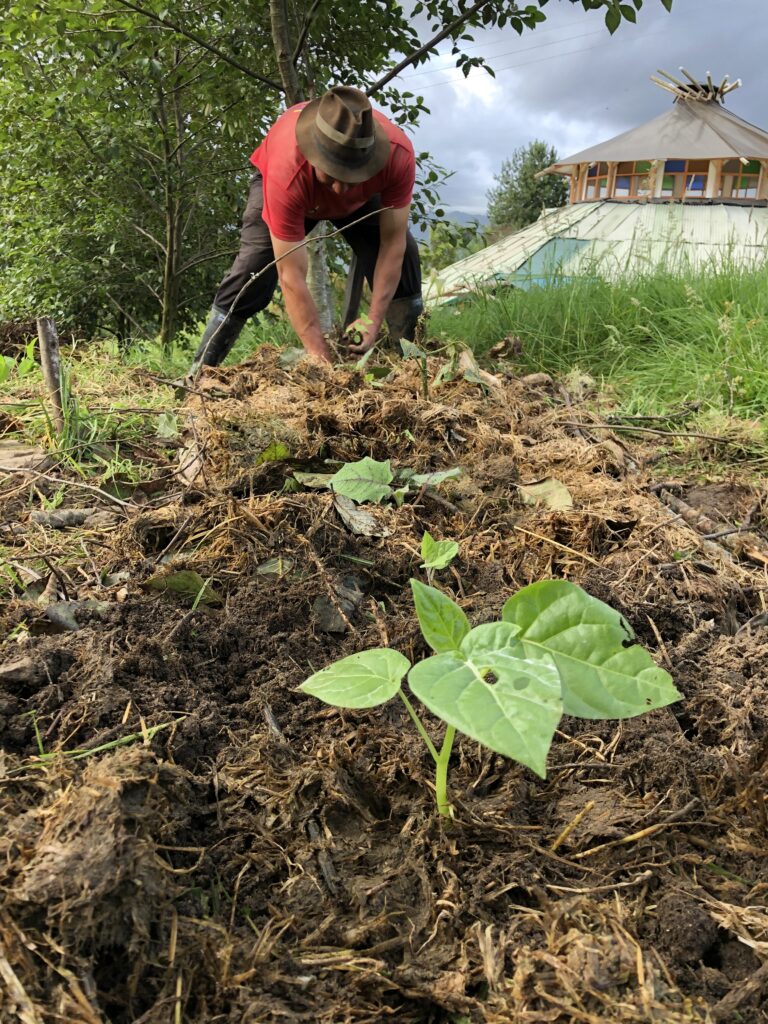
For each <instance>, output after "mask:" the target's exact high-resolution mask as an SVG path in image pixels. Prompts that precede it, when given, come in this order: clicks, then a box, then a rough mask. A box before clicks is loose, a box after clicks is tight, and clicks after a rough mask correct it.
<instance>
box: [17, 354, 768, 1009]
mask: <svg viewBox="0 0 768 1024" xmlns="http://www.w3.org/2000/svg"><path fill="white" fill-rule="evenodd" d="M280 359H281V357H280V355H279V353H277V352H275V351H272V350H268V349H262V350H261V351H260V352H259V353H257V355H256V356H254V357H253V358H252V359H251V360H249V361H248V362H247V363H246V364H244V365H242V366H240V367H237V368H234V369H231V370H218V371H211V372H210V373H208V374H207V375H206V376H205V377H204V378H203V380H202V382H201V384H200V388H199V391H198V393H197V394H193V395H191V396H190V398H189V400H188V401H187V403H186V412H187V415H188V436H187V441H188V445H187V447H186V450H185V452H184V454H183V456H182V474H181V476H177V477H176V478H174V479H173V481H172V484H171V486H170V488H169V489H168V492H167V493H166V494H165V497H164V498H163V499H162V501H161V500H160V499H158V498H157V495H155V496H154V498H153V500H152V501H151V502H150V503H148V504H145V505H144V506H141V505H139V504H138V503H135V504H134V503H133V502H131V501H128V502H126V503H125V504H121V505H116V504H114V505H112V507H111V508H110V509H109V511H110V512H111V513H112V514H111V516H108V517H106V519H102V520H101V522H100V524H99V523H96V524H94V522H93V521H92V520H91V521H90V523H91V525H90V528H89V527H88V525H87V523H86V525H85V526H82V527H80V528H79V529H78V528H75V527H68V528H66V529H64V530H56V531H54V530H53V529H52V528H47V527H46V526H45V525H41V523H40V522H38V523H34V522H32V520H31V518H30V508H34V507H36V506H35V501H37V500H38V499H39V489H40V487H42V484H43V483H44V482H43V481H40V480H37V481H33V482H34V484H35V486H36V487H37V488H38V491H33V490H31V484H30V482H29V481H27V482H26V484H24V483H23V482H22V483H20V481H19V479H18V478H17V479H15V480H13V481H12V482H11V483H10V484H8V485H7V486H6V494H5V497H4V499H3V500H4V516H5V518H6V521H10V519H11V518H13V519H18V521H19V525H18V527H17V528H16V529H15V530H14V532H13V533H12V537H11V540H7V543H13V544H16V545H17V548H18V551H19V552H22V551H26V552H29V550H30V545H33V546H34V545H37V546H38V548H39V550H41V551H44V553H45V554H46V558H47V559H48V563H49V565H50V568H51V572H52V573H53V575H54V576H55V578H54V579H53V581H51V579H50V578H48V579H47V583H48V584H49V585H48V586H46V590H47V591H48V592H49V596H50V594H51V593H52V592H53V591H56V590H57V589H58V593H57V594H54V596H55V597H56V598H58V600H56V601H54V602H53V603H54V604H56V605H62V604H68V605H69V606H70V608H71V609H74V616H75V620H76V621H75V623H74V624H73V623H72V622H71V621H69V626H68V628H66V631H64V632H62V631H61V629H62V628H64V627H61V625H60V624H61V621H62V619H61V615H60V614H59V615H49V614H47V613H44V612H43V611H41V607H40V604H39V602H38V603H33V602H32V600H31V599H30V597H29V595H26V596H25V595H23V594H21V593H19V594H18V595H17V597H16V598H15V599H14V601H12V602H11V603H10V604H9V605H8V606H7V607H6V609H5V611H4V613H3V619H4V624H5V626H6V627H7V629H8V630H11V629H13V628H14V627H16V626H17V625H18V624H19V623H22V622H25V623H26V624H27V627H28V633H29V634H30V635H25V638H24V639H22V640H21V641H20V642H19V643H18V644H16V643H13V642H8V643H6V644H5V646H4V648H3V657H4V659H5V662H4V665H3V666H2V667H0V736H1V737H2V751H0V977H1V978H2V982H3V984H2V985H0V1019H2V1020H9V1021H13V1020H19V1021H23V1022H24V1024H43V1022H45V1024H47V1022H49V1021H67V1022H73V1024H74V1022H78V1024H80V1022H82V1024H103V1022H112V1024H129V1022H130V1024H139V1022H141V1024H167V1022H177V1021H184V1022H185V1024H214V1022H228V1024H278V1022H280V1024H285V1022H291V1024H292V1022H299V1021H306V1022H311V1024H380V1022H382V1021H386V1020H390V1019H393V1020H397V1021H401V1022H413V1024H416V1022H420V1024H422V1022H423V1024H427V1022H432V1024H438V1022H445V1024H448V1022H453V1024H459V1022H472V1024H481V1022H482V1024H509V1022H516V1024H517V1022H519V1024H539V1022H542V1024H543V1022H554V1024H576V1022H578V1024H597V1022H615V1024H625V1022H626V1024H629V1022H650V1021H658V1022H660V1024H678V1022H680V1024H683V1022H685V1024H694V1022H696V1024H703V1022H714V1021H727V1022H735V1021H743V1022H749V1024H758V1022H760V1021H768V1012H767V1011H766V1009H765V1004H766V998H765V997H766V992H768V911H766V909H765V908H766V892H767V891H768V867H767V866H766V865H767V864H768V862H767V861H766V857H765V855H766V852H768V844H767V843H766V825H767V824H768V807H767V805H766V796H765V794H766V792H767V791H768V701H767V700H766V691H767V689H768V685H767V684H766V680H767V679H768V628H766V624H765V623H766V621H767V620H768V615H767V614H766V613H765V609H766V604H765V597H766V579H765V563H764V562H762V561H761V557H762V556H761V551H762V550H763V547H762V545H763V540H762V538H761V530H762V529H763V528H764V519H763V499H764V494H763V493H761V492H760V491H759V490H757V489H755V487H753V486H751V485H748V484H745V483H743V482H740V483H738V484H737V483H735V482H733V483H728V482H725V483H720V484H718V485H717V488H715V489H714V490H713V491H712V501H711V502H709V503H708V501H707V499H708V493H709V492H708V489H707V486H705V485H701V484H700V483H699V484H698V485H697V489H696V490H694V486H693V484H692V483H686V482H685V481H683V480H677V481H670V480H666V481H656V480H654V478H653V465H654V460H655V459H656V458H657V457H658V455H659V448H658V446H656V447H653V446H649V445H640V444H634V443H633V444H632V445H631V446H629V447H627V446H626V445H625V444H624V443H622V441H621V440H620V439H619V438H618V436H616V435H611V434H610V433H609V432H606V431H603V430H601V431H597V430H593V429H591V416H590V414H589V412H588V411H587V409H586V408H585V407H584V406H582V405H581V404H579V403H578V402H576V403H575V404H574V402H572V401H571V402H569V404H565V403H564V402H563V399H562V394H561V392H560V390H559V389H558V387H556V386H555V385H554V384H553V383H552V382H551V381H549V380H548V379H546V378H543V377H541V376H539V377H537V378H534V379H517V378H515V377H514V376H511V375H509V376H506V377H501V378H499V379H498V380H493V379H488V378H482V377H481V378H479V379H478V375H477V374H473V373H470V374H468V376H469V378H470V379H466V377H465V376H463V375H462V376H459V377H458V378H457V379H455V380H446V381H443V382H442V383H440V384H439V385H433V386H431V387H430V389H429V393H428V396H427V397H424V395H423V393H422V375H421V370H420V367H419V365H418V364H417V363H416V362H414V361H408V362H402V363H399V364H398V365H397V366H395V367H394V369H393V370H392V373H391V374H390V376H389V377H388V378H386V379H384V380H370V379H368V380H367V379H365V378H364V377H363V375H362V374H360V373H353V372H349V371H345V370H341V369H332V368H325V367H321V366H318V365H315V364H312V363H306V362H300V363H298V364H297V365H294V366H291V367H283V366H282V365H281V362H280ZM439 365H440V364H439V361H437V360H432V359H431V360H430V362H429V367H428V371H429V374H428V376H429V378H430V380H434V377H435V374H436V373H437V371H438V369H439ZM577 417H578V421H579V422H580V423H582V424H583V427H582V428H579V429H577V428H573V427H571V426H566V425H565V424H569V423H572V422H573V421H574V419H575V418H577ZM592 419H594V417H592ZM592 425H593V424H592ZM703 443H706V442H702V444H703ZM364 456H371V457H372V458H374V459H377V460H385V459H390V460H391V461H392V467H393V469H397V470H401V469H404V468H406V469H411V470H414V471H416V472H418V473H426V472H431V471H436V470H443V469H450V468H453V467H461V469H462V471H463V472H462V475H461V476H460V477H458V478H457V479H452V480H448V481H446V482H445V483H443V484H441V485H440V486H439V487H437V488H435V489H427V490H425V491H419V490H414V491H413V492H412V493H411V494H410V495H409V496H407V497H406V500H405V503H404V504H403V505H402V507H399V508H398V507H396V506H395V505H394V504H391V503H390V504H386V505H381V506H365V507H366V508H368V509H369V510H370V511H371V514H372V516H373V519H374V520H375V529H374V531H373V532H374V534H375V535H373V536H364V535H359V534H355V533H353V532H352V531H351V529H350V527H349V526H348V525H347V524H346V523H345V520H344V519H343V517H342V515H341V514H340V510H339V508H338V506H337V504H336V502H335V499H334V496H333V495H332V494H330V493H329V492H327V491H323V490H307V489H305V488H301V487H298V486H297V485H296V483H295V478H294V476H293V474H294V472H296V471H303V472H320V473H327V472H333V471H334V470H335V469H336V468H338V465H339V464H340V463H344V462H350V461H354V460H357V459H360V458H362V457H364ZM49 472H50V471H49ZM182 478H186V479H185V480H184V482H183V483H182V482H180V481H181V479H182ZM546 478H555V479H556V480H557V481H559V482H560V483H561V484H563V485H564V486H565V487H566V488H567V489H568V491H569V492H570V495H571V497H572V501H573V505H572V507H570V508H567V507H565V508H564V507H560V508H552V507H548V506H547V505H546V504H528V503H526V501H525V500H524V499H525V497H526V492H525V491H524V489H521V488H525V487H526V486H527V485H530V484H532V483H535V482H537V481H541V480H543V479H546ZM654 484H664V488H665V490H664V492H663V493H665V494H672V495H674V496H675V497H676V498H677V499H678V500H680V501H682V502H683V503H684V505H686V507H689V506H691V505H695V507H696V508H697V509H701V508H703V507H705V506H706V511H707V513H708V516H709V517H710V518H714V519H715V521H717V522H718V523H721V524H723V529H725V528H726V526H727V525H729V524H730V525H735V524H737V523H738V522H740V521H741V520H742V519H743V518H744V517H745V516H746V515H747V514H750V515H751V520H750V521H751V524H752V526H753V528H754V534H751V535H750V538H749V543H748V546H746V547H744V546H743V547H742V548H740V549H739V550H737V551H734V550H732V549H731V550H728V549H726V548H725V547H722V546H721V545H720V543H719V541H717V540H710V541H704V540H702V538H701V535H700V534H699V533H697V532H696V531H695V529H694V528H693V527H692V526H691V525H690V523H689V522H688V521H687V520H686V517H685V516H683V515H682V513H681V512H680V511H679V510H678V511H675V510H673V509H670V507H669V505H668V504H667V503H666V502H665V500H663V498H662V497H660V496H659V489H658V488H656V489H655V490H654ZM35 495H37V497H35ZM694 499H695V500H694ZM78 500H79V501H80V504H82V493H80V494H79V495H78V492H77V490H75V489H72V490H71V491H68V492H67V499H66V502H65V506H68V507H74V506H75V505H76V504H77V503H78ZM102 501H103V498H100V497H98V496H97V497H96V498H95V499H94V496H93V495H92V494H89V495H88V504H89V505H90V504H93V503H95V504H96V505H101V503H102ZM681 507H682V506H681ZM425 530H429V532H430V533H431V534H432V535H433V537H436V538H440V539H442V538H446V539H447V538H450V539H454V540H456V541H458V543H459V556H458V558H457V559H456V561H455V562H454V563H453V566H452V567H451V568H449V569H447V570H444V571H443V572H441V573H440V574H439V579H438V584H439V585H440V586H441V587H442V588H443V589H445V590H446V591H448V592H450V593H451V594H452V596H453V597H454V598H455V599H456V600H458V601H459V603H460V604H461V605H462V607H463V608H464V610H465V611H466V613H467V615H468V617H469V619H470V621H471V622H472V623H473V624H477V623H480V622H484V621H489V620H491V619H493V618H495V617H497V616H498V613H499V610H500V608H501V605H502V604H503V602H504V600H505V599H506V598H507V597H508V596H509V595H510V594H511V593H512V592H514V591H516V590H517V589H519V588H520V587H522V586H525V585H526V584H528V583H531V582H534V581H536V580H539V579H545V578H566V579H569V580H572V581H573V582H575V583H578V584H580V585H582V586H583V587H585V588H586V590H587V591H589V592H590V593H591V594H593V595H594V596H596V597H598V598H600V599H602V600H604V601H607V602H608V603H609V604H611V605H612V606H613V607H614V608H616V609H617V610H619V611H620V612H621V613H622V614H623V615H624V617H625V618H626V619H627V621H628V622H629V623H630V624H631V625H632V627H633V628H634V630H635V631H636V633H637V635H638V639H639V641H640V642H641V643H643V644H644V645H645V646H646V647H648V649H649V650H651V652H652V653H653V655H654V657H655V658H656V659H657V660H658V662H659V664H661V665H663V666H664V667H666V668H667V669H668V670H669V671H670V672H671V673H672V675H673V677H674V679H675V682H676V685H677V686H678V688H679V689H680V690H681V692H682V693H683V695H684V700H683V701H682V702H680V703H678V704H676V705H673V706H671V707H669V708H665V709H663V710H660V711H656V712H653V713H652V714H650V715H647V716H644V717H642V718H637V719H632V720H629V721H625V722H622V723H617V722H587V721H582V720H572V719H567V718H566V719H564V720H563V722H562V724H561V731H560V732H559V733H558V734H557V737H556V739H555V742H554V744H553V747H552V751H551V754H550V766H549V773H548V778H547V780H546V781H542V780H540V779H538V778H537V777H536V776H534V775H533V774H532V773H531V772H529V771H528V770H527V769H525V768H523V767H521V766H520V765H517V764H515V763H512V762H509V761H507V760H505V759H504V758H502V757H500V756H498V755H495V754H493V753H490V752H488V751H486V750H483V749H482V748H480V747H479V745H478V744H477V743H475V742H473V741H471V740H468V739H466V738H462V739H461V740H460V741H459V742H458V743H457V745H456V748H455V752H454V758H453V763H452V766H451V773H450V778H449V785H450V795H451V799H452V801H453V804H454V812H455V817H454V820H453V821H452V822H449V823H447V822H445V821H444V820H441V819H439V818H438V816H437V815H436V813H435V807H434V798H433V795H432V793H431V791H430V781H431V763H430V761H429V757H428V754H427V752H426V750H425V749H423V748H422V745H421V742H420V740H419V739H418V737H417V736H416V734H415V732H414V731H413V728H412V726H411V723H410V721H409V719H408V717H407V715H406V714H405V713H404V710H403V709H402V707H401V706H400V705H399V704H398V702H392V703H390V704H387V705H384V706H383V707H381V708H376V709H373V710H371V711H360V712H350V711H339V710H336V709H332V708H329V707H327V706H325V705H323V704H320V703H319V702H317V701H315V700H313V699H311V698H308V697H305V696H304V695H302V694H300V693H298V692H297V689H296V688H297V686H298V685H299V684H300V683H301V682H302V681H303V679H305V678H306V677H307V676H308V675H309V674H310V673H311V672H313V671H316V670H317V669H319V668H321V667H322V666H324V665H326V664H329V663H330V662H331V661H334V660H336V659H338V658H340V657H343V656H345V655H347V654H350V653H352V652H354V651H358V650H363V649H365V648H367V647H373V646H381V645H388V646H391V647H394V648H397V649H398V650H401V651H402V652H403V653H404V654H406V655H407V656H408V657H409V658H410V659H411V660H414V659H416V658H418V657H420V656H422V655H424V654H425V653H426V651H425V647H424V643H423V640H422V639H421V635H420V633H419V630H418V625H417V623H416V621H415V617H414V614H413V608H412V601H411V596H410V588H409V587H408V580H409V578H410V577H414V576H415V577H417V578H421V579H424V575H423V570H421V569H420V568H419V563H420V562H421V558H420V555H419V546H420V543H421V537H422V535H423V533H424V531H425ZM75 547H77V550H78V552H79V555H78V557H79V559H80V563H81V564H80V567H79V569H77V570H76V569H74V568H73V563H72V557H73V556H72V552H73V551H74V550H75ZM65 556H67V557H65ZM181 570H193V571H194V572H196V573H198V574H199V575H200V576H201V577H202V578H203V579H205V580H208V581H210V584H211V586H212V587H213V588H214V589H215V591H216V594H217V595H220V598H221V603H219V604H217V603H211V604H207V603H204V602H200V603H198V604H197V606H193V604H192V601H191V600H190V599H185V598H184V597H183V596H181V595H179V594H176V593H173V592H171V591H170V590H166V591H164V592H163V591H162V590H161V591H158V590H157V589H150V588H148V587H147V586H146V584H147V581H148V580H150V579H151V578H152V577H153V576H155V577H156V576H158V575H160V576H162V575H164V574H165V575H167V576H169V577H170V576H172V575H173V574H175V573H178V572H179V571H181ZM45 583H46V580H45V579H42V580H39V581H38V584H39V586H40V587H42V586H43V585H44V584H45ZM349 593H354V594H355V595H356V598H355V600H353V601H351V602H347V603H346V604H345V603H344V601H345V600H346V598H345V597H344V595H348V594H349ZM329 608H330V609H331V610H332V611H333V610H336V611H338V610H339V608H341V612H343V614H340V616H339V618H340V624H339V625H338V626H337V628H336V629H335V630H334V631H331V632H328V631H327V629H328V625H327V612H328V609H329ZM323 609H325V613H324V612H323ZM57 623H59V625H58V626H57V625H56V624H57ZM54 628H55V629H57V631H56V632H54V631H53V630H54ZM427 721H428V725H429V728H430V729H431V730H432V732H433V736H434V737H435V738H438V737H439V726H438V724H437V723H436V722H434V721H433V720H429V718H427ZM158 726H160V727H162V728H159V729H158V728H156V727H158ZM75 752H79V754H76V753H75Z"/></svg>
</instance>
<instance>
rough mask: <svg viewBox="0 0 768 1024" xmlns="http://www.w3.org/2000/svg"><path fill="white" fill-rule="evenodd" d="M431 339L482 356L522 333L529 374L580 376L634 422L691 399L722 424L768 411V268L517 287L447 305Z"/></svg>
mask: <svg viewBox="0 0 768 1024" xmlns="http://www.w3.org/2000/svg"><path fill="white" fill-rule="evenodd" d="M430 334H436V335H437V336H438V337H442V338H444V339H445V340H449V339H454V340H457V339H458V340H462V341H464V342H465V343H466V344H468V345H469V346H470V347H471V348H472V349H473V350H474V351H475V353H476V354H478V355H483V354H485V353H487V352H488V351H489V349H490V348H492V346H493V345H495V344H496V343H498V342H499V341H500V340H502V339H503V338H505V337H508V336H510V335H512V336H514V337H516V338H519V339H520V342H521V345H522V349H521V352H520V354H519V355H518V356H516V362H518V363H519V365H520V367H521V368H522V369H523V370H524V371H545V372H548V373H554V374H567V373H569V372H570V371H572V370H574V369H578V370H580V371H581V372H583V373H587V374H589V375H590V376H591V377H593V378H594V379H595V381H596V382H597V385H598V387H600V388H601V389H607V390H608V391H610V392H611V393H612V395H613V396H614V397H615V399H616V401H617V402H618V404H619V406H620V408H621V410H622V411H623V412H625V413H627V414H636V415H641V414H645V415H663V414H665V413H667V412H668V411H669V410H671V409H675V408H678V407H680V406H682V405H685V404H686V403H690V402H695V403H699V405H700V408H701V410H702V413H705V414H710V415H711V414H716V415H722V416H737V417H742V418H746V419H754V418H757V417H761V416H763V415H764V414H765V413H766V412H768V269H766V270H761V271H753V272H747V271H744V270H742V269H740V268H737V267H724V268H720V269H718V270H714V271H712V272H710V273H708V274H701V275H694V274H689V275H688V276H684V277H680V278H676V277H672V276H670V275H669V274H666V273H664V272H663V270H658V271H656V272H654V273H651V274H647V275H645V276H642V277H638V278H636V279H634V280H631V281H623V282H617V283H608V282H605V281H601V280H581V281H575V282H573V283H569V284H561V285H554V284H553V285H552V286H551V287H548V288H535V289H531V290H530V291H522V290H518V289H505V290H503V291H501V292H499V293H497V294H496V295H490V294H480V295H478V296H476V297H475V298H473V299H472V300H470V301H467V302H464V303H462V304H460V305H458V306H442V307H438V308H437V309H436V310H435V312H434V313H433V315H432V318H431V323H430Z"/></svg>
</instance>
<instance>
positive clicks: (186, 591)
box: [143, 569, 223, 604]
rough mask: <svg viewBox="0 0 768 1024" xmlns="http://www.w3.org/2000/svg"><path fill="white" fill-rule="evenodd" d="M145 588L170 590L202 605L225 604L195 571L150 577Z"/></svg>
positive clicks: (184, 570)
mask: <svg viewBox="0 0 768 1024" xmlns="http://www.w3.org/2000/svg"><path fill="white" fill-rule="evenodd" d="M143 586H145V587H149V589H150V590H160V591H166V590H170V591H172V593H174V594H180V595H181V596H183V597H193V598H195V599H196V600H197V601H198V602H199V603H200V604H222V602H223V598H222V596H221V594H219V593H217V592H216V591H215V590H214V589H213V587H211V586H210V584H209V583H208V582H207V581H206V580H204V579H203V577H202V576H201V575H200V573H198V572H195V571H194V570H193V569H182V570H180V571H179V572H172V573H170V574H165V575H162V574H157V575H155V576H150V577H149V579H148V580H146V581H145V582H144V583H143Z"/></svg>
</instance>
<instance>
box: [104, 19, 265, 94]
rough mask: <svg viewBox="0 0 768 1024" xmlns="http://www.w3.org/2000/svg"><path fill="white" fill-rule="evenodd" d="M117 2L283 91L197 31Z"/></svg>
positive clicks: (258, 80)
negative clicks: (206, 39) (208, 41)
mask: <svg viewBox="0 0 768 1024" xmlns="http://www.w3.org/2000/svg"><path fill="white" fill-rule="evenodd" d="M115 3H118V4H120V5H121V6H122V7H127V8H128V10H130V11H135V12H136V14H140V15H142V17H144V18H149V20H150V21H154V22H155V23H156V24H158V25H162V26H163V27H164V28H169V29H171V30H172V31H173V32H176V33H178V35H180V36H184V37H185V38H186V39H191V40H192V42H193V43H197V45H198V46H202V47H203V49H205V50H208V52H209V53H213V54H215V55H216V56H217V57H219V58H220V59H221V60H223V61H224V62H225V63H227V64H231V65H232V67H233V68H237V70H238V71H242V73H243V74H244V75H247V76H248V77H249V78H253V79H254V80H255V81H257V82H261V84H262V85H267V86H269V88H270V89H274V90H275V91H276V92H283V87H282V86H281V85H279V84H278V83H277V82H273V81H272V80H271V79H270V78H265V77H264V76H263V75H259V74H258V73H257V72H255V71H251V69H250V68H247V67H246V66H245V65H244V64H241V63H240V62H239V61H237V60H235V59H234V57H228V56H227V54H226V53H224V51H223V50H220V49H219V48H218V46H214V45H213V43H207V42H206V41H205V40H204V39H203V38H202V36H199V35H197V33H196V32H190V31H189V29H186V28H182V27H181V26H180V25H177V24H175V23H174V22H172V21H169V20H168V18H161V17H160V15H159V14H154V13H153V12H152V11H147V10H145V9H144V8H143V7H139V5H138V4H134V3H131V0H115Z"/></svg>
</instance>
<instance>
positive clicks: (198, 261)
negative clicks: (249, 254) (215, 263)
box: [178, 249, 237, 275]
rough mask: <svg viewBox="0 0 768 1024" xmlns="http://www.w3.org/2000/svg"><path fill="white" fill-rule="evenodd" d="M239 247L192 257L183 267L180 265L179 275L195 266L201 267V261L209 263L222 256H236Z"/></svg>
mask: <svg viewBox="0 0 768 1024" xmlns="http://www.w3.org/2000/svg"><path fill="white" fill-rule="evenodd" d="M236 255H237V249H220V250H219V251H218V252H207V253H205V254H204V255H203V256H194V257H193V258H192V259H189V260H187V262H186V263H184V264H183V265H182V266H181V267H179V270H178V273H179V275H181V274H184V273H186V271H187V270H192V269H193V268H194V267H199V266H200V264H201V263H208V262H210V260H217V259H219V258H220V257H221V256H236Z"/></svg>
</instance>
